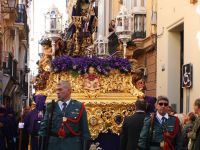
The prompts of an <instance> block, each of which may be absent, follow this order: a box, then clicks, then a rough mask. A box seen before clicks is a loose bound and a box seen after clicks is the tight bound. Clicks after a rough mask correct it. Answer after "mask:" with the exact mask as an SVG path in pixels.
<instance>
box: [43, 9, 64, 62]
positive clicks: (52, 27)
mask: <svg viewBox="0 0 200 150" xmlns="http://www.w3.org/2000/svg"><path fill="white" fill-rule="evenodd" d="M61 32H62V15H61V14H60V12H59V11H58V9H57V8H56V7H54V6H52V7H51V8H50V9H49V11H48V12H47V13H46V14H45V34H46V37H47V38H49V39H50V40H51V42H52V43H51V44H52V58H54V57H55V44H56V40H57V39H59V38H60V37H61V35H60V34H61Z"/></svg>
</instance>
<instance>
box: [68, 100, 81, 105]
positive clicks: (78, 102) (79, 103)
mask: <svg viewBox="0 0 200 150" xmlns="http://www.w3.org/2000/svg"><path fill="white" fill-rule="evenodd" d="M71 101H72V102H73V103H75V104H76V105H80V106H82V102H80V101H77V100H74V99H72V100H71Z"/></svg>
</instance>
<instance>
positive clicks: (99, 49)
mask: <svg viewBox="0 0 200 150" xmlns="http://www.w3.org/2000/svg"><path fill="white" fill-rule="evenodd" d="M95 51H96V54H97V56H100V57H102V56H107V55H108V40H107V39H106V38H103V37H102V36H101V35H99V37H98V38H97V40H96V41H95Z"/></svg>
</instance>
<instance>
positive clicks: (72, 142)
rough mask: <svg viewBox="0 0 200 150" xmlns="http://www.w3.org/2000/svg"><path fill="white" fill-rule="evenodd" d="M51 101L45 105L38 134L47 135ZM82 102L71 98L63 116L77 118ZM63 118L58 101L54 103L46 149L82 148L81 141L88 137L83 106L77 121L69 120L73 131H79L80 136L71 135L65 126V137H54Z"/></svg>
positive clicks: (71, 149) (80, 149)
mask: <svg viewBox="0 0 200 150" xmlns="http://www.w3.org/2000/svg"><path fill="white" fill-rule="evenodd" d="M51 106H52V103H50V104H48V105H47V109H46V112H45V116H44V120H43V121H42V122H41V127H40V131H39V135H40V136H46V135H47V133H46V132H47V128H48V123H49V122H48V121H49V118H50V112H51ZM81 106H82V103H81V102H78V101H76V100H71V101H70V103H69V105H68V106H67V108H66V111H65V116H66V117H69V118H73V119H77V117H78V116H79V113H80V110H81ZM62 120H63V113H62V111H61V109H60V107H59V105H58V102H56V103H55V109H54V113H53V119H52V127H51V132H50V137H49V142H48V150H83V142H84V141H87V140H88V139H89V138H90V133H89V128H88V121H87V112H86V110H85V108H84V111H83V114H82V117H81V119H80V121H79V122H78V123H72V122H70V123H69V125H70V127H71V128H72V129H73V131H75V132H81V134H80V136H73V135H72V134H71V132H70V131H69V129H68V128H67V127H66V126H65V127H64V129H65V133H66V137H65V138H60V137H56V135H57V133H58V130H59V129H60V127H61V123H62Z"/></svg>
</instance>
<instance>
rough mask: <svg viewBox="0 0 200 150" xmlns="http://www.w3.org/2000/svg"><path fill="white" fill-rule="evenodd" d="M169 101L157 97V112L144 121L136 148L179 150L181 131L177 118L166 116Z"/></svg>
mask: <svg viewBox="0 0 200 150" xmlns="http://www.w3.org/2000/svg"><path fill="white" fill-rule="evenodd" d="M168 105H169V100H168V98H167V97H164V96H159V97H158V100H157V103H156V109H157V112H156V113H155V114H152V115H151V116H150V117H146V118H145V120H144V125H143V129H142V131H141V133H140V138H139V142H138V146H139V149H140V150H147V149H149V150H180V149H181V147H182V144H181V135H180V134H181V132H180V131H181V129H180V124H179V120H178V118H177V117H174V116H170V115H169V114H167V107H168Z"/></svg>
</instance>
